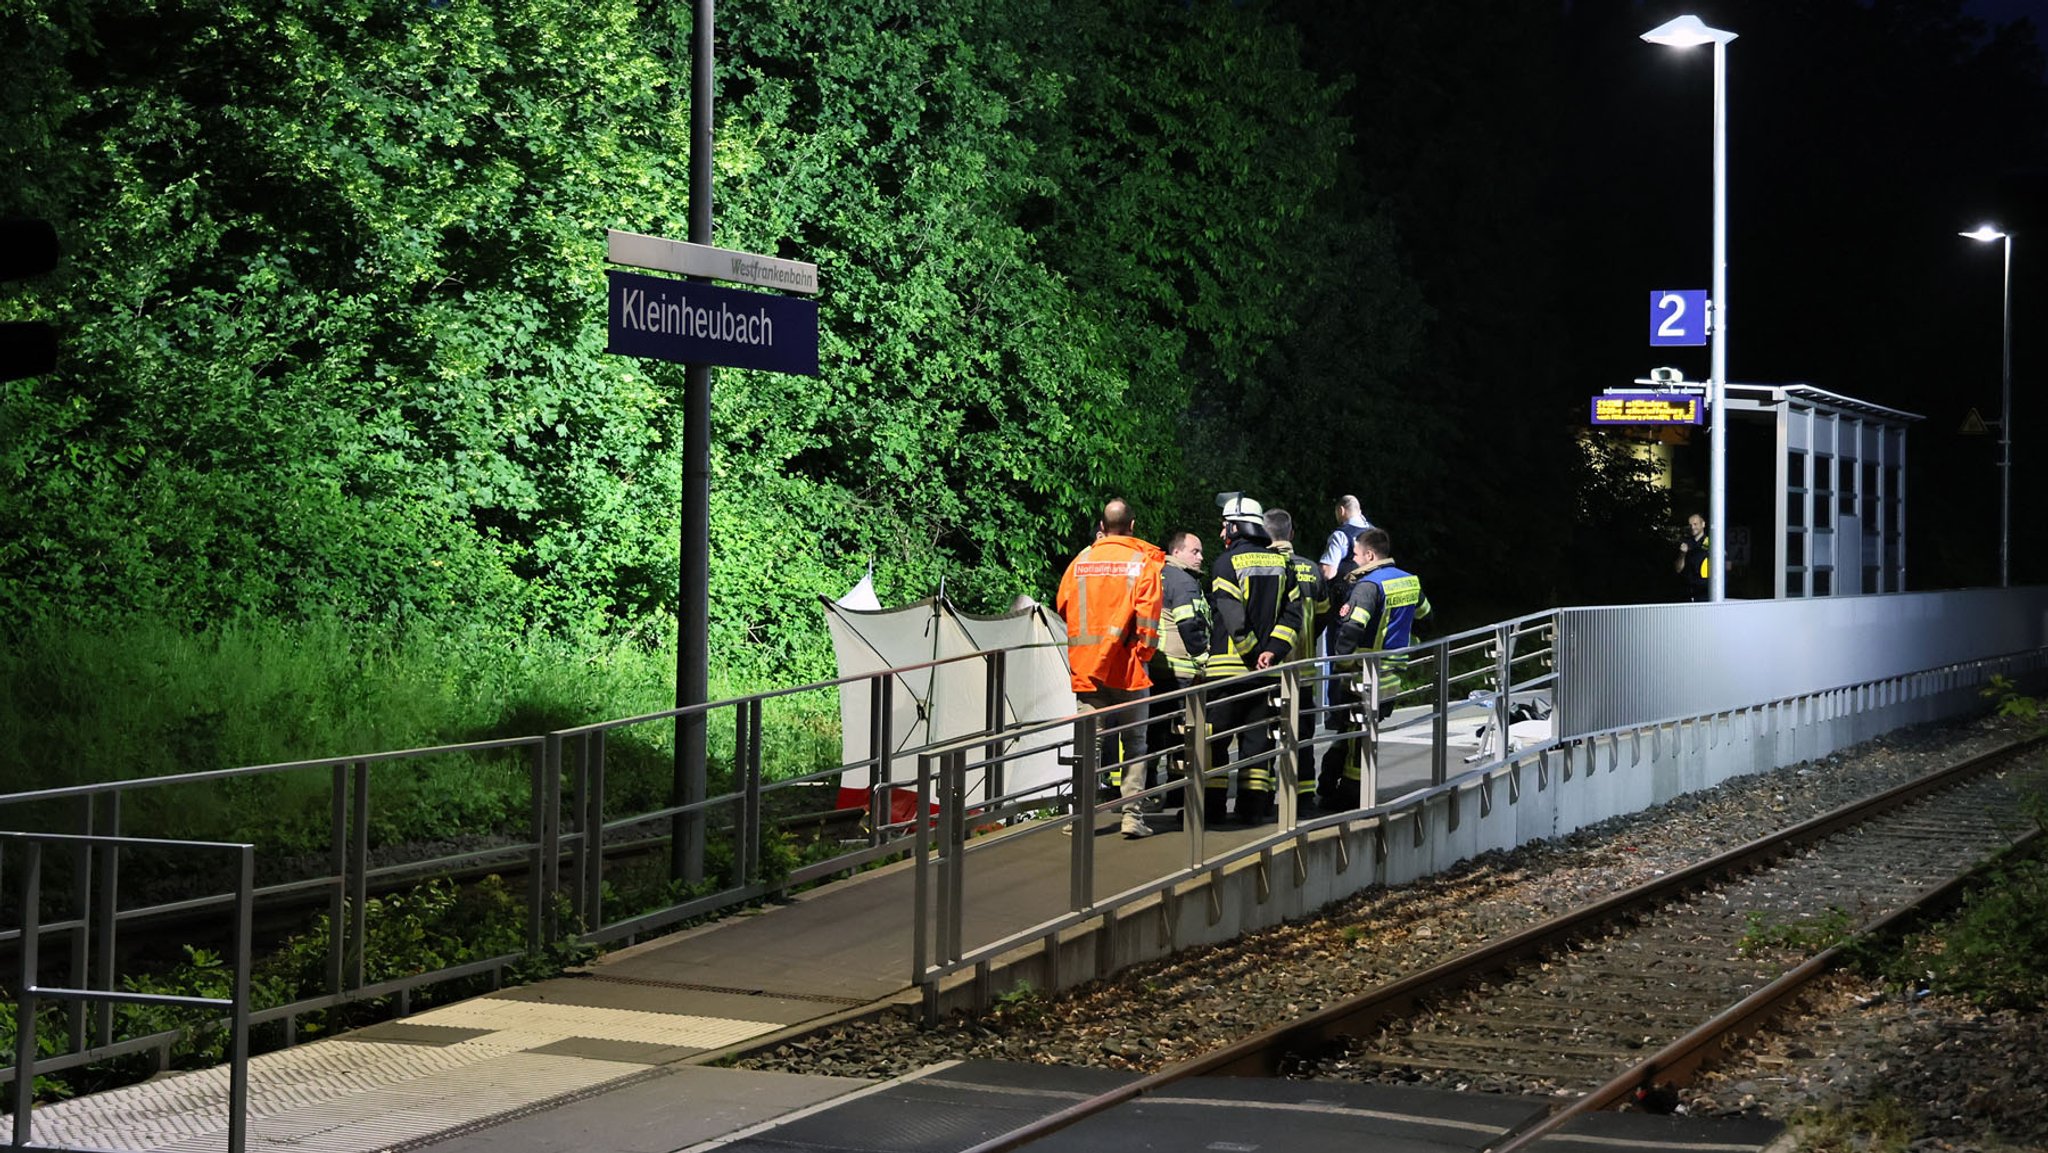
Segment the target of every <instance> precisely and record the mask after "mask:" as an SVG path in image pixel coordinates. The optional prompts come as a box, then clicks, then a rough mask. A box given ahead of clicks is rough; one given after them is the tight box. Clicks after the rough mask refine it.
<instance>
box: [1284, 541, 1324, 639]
mask: <svg viewBox="0 0 2048 1153" xmlns="http://www.w3.org/2000/svg"><path fill="white" fill-rule="evenodd" d="M1273 547H1274V549H1276V550H1278V551H1279V553H1280V555H1282V556H1284V557H1286V558H1287V567H1288V568H1290V569H1293V570H1294V587H1295V588H1296V589H1298V590H1300V592H1301V619H1302V621H1303V622H1304V627H1303V628H1302V630H1301V632H1300V634H1299V635H1297V636H1296V637H1295V638H1294V648H1293V650H1292V651H1291V652H1289V653H1287V654H1286V655H1285V656H1283V657H1281V659H1282V660H1289V661H1300V660H1307V659H1308V658H1309V657H1312V656H1314V655H1316V630H1315V627H1314V622H1316V621H1319V620H1322V619H1323V614H1324V613H1327V612H1329V611H1330V594H1329V592H1328V590H1327V587H1326V584H1325V582H1324V580H1323V566H1322V565H1321V564H1320V563H1319V562H1317V561H1316V560H1315V559H1314V558H1312V557H1305V556H1303V555H1301V554H1300V553H1298V552H1295V551H1294V545H1293V544H1292V543H1291V542H1287V541H1276V542H1275V543H1274V545H1273Z"/></svg>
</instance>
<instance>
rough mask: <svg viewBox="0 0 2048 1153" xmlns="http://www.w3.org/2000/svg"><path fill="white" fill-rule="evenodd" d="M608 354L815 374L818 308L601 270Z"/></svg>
mask: <svg viewBox="0 0 2048 1153" xmlns="http://www.w3.org/2000/svg"><path fill="white" fill-rule="evenodd" d="M605 276H606V278H607V279H609V280H610V282H611V283H610V289H609V296H610V298H611V310H610V311H611V323H610V326H609V329H608V338H609V339H608V341H607V343H606V344H605V351H606V352H610V353H616V354H619V355H622V356H641V357H648V358H650V359H654V360H669V361H674V362H676V363H678V364H711V365H724V366H727V367H730V368H758V369H761V370H763V371H766V372H787V373H794V374H798V375H802V376H816V375H818V305H817V303H816V302H815V301H810V300H798V299H794V298H791V297H787V296H771V295H769V294H767V293H765V292H744V291H741V290H739V289H734V288H718V287H715V286H713V285H709V284H702V283H698V282H695V281H688V280H671V279H669V278H667V277H661V276H644V275H642V274H640V273H637V272H619V271H615V270H609V269H608V270H606V272H605Z"/></svg>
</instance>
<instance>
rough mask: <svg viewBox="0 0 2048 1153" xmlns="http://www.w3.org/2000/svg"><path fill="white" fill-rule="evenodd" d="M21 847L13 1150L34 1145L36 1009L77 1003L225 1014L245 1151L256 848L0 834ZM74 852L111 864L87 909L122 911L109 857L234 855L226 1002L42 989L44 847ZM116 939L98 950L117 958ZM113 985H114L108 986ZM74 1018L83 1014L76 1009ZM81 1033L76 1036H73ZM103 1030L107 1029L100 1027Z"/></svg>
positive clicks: (236, 1135)
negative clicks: (125, 851)
mask: <svg viewBox="0 0 2048 1153" xmlns="http://www.w3.org/2000/svg"><path fill="white" fill-rule="evenodd" d="M7 845H18V846H20V847H21V852H22V857H23V861H22V877H21V887H20V890H19V900H20V903H21V904H20V916H21V928H20V929H19V930H18V940H19V942H20V945H19V948H18V949H17V951H16V962H17V963H16V966H15V990H14V1065H13V1067H12V1069H11V1070H10V1072H11V1073H12V1075H13V1081H14V1092H13V1101H12V1107H13V1111H14V1126H13V1129H12V1132H11V1136H10V1141H9V1144H10V1145H11V1146H12V1147H14V1148H23V1147H26V1146H30V1145H32V1144H34V1136H35V1129H34V1125H35V1118H34V1105H35V1087H36V1070H37V1069H38V1068H39V1067H40V1066H39V1063H38V1056H37V1045H36V1024H37V1022H36V1016H37V1011H38V1007H39V1002H41V1001H43V1000H45V999H49V1000H56V1001H68V1002H78V1003H80V1004H81V1005H85V1004H98V1005H107V1006H111V1005H114V1004H118V1003H129V1004H142V1005H183V1006H195V1007H200V1008H219V1009H226V1010H227V1022H228V1140H227V1147H228V1153H243V1150H244V1149H245V1148H246V1147H247V1142H248V1132H249V1011H250V1004H249V974H250V969H251V958H250V952H251V948H252V944H253V938H254V934H253V924H254V913H255V898H254V890H255V887H256V846H254V845H250V844H241V843H232V842H220V841H183V840H171V839H161V840H160V839H153V838H145V837H122V836H111V835H96V834H76V833H20V832H0V848H4V846H7ZM45 845H58V846H71V847H73V848H78V849H82V850H86V851H88V852H89V851H90V850H91V849H93V848H104V849H105V850H106V851H107V854H108V857H109V863H108V866H107V868H106V871H105V873H106V877H107V883H106V885H105V886H104V890H103V891H99V892H94V891H93V889H92V887H91V886H90V885H86V886H82V887H81V892H83V893H85V894H86V895H87V896H86V899H87V901H88V902H90V901H92V900H93V899H95V898H96V899H97V900H99V901H100V902H102V903H103V904H104V905H106V906H107V907H109V908H118V907H119V906H120V901H121V896H120V885H119V881H118V877H119V874H118V872H117V871H116V870H115V869H114V866H113V864H112V858H113V857H114V855H115V854H117V853H119V851H120V850H121V849H122V848H124V847H130V848H141V847H149V848H160V849H201V850H206V849H213V850H223V851H229V852H233V853H234V854H235V856H236V864H237V866H238V875H237V878H236V882H235V911H234V921H235V948H234V970H233V974H234V975H233V977H232V979H231V981H232V983H231V985H230V988H229V993H228V996H226V997H189V996H181V995H174V994H167V993H138V992H133V991H130V990H123V989H115V988H111V987H108V988H99V989H95V988H89V987H79V988H74V987H69V986H63V985H45V984H43V983H42V958H41V955H40V950H39V946H40V945H41V943H42V936H43V930H42V926H41V924H40V920H41V917H42V903H43V846H45ZM81 919H82V920H85V921H87V922H90V921H92V920H93V919H94V918H93V916H92V909H91V908H90V907H88V908H87V909H86V910H84V912H83V914H82V916H81ZM113 947H114V943H113V941H112V940H105V941H103V942H102V943H101V945H100V948H101V949H102V950H104V951H106V952H109V953H111V952H112V951H113ZM110 984H111V983H110ZM73 1012H74V1014H77V1013H78V1012H79V1010H76V1009H74V1010H73ZM76 1031H77V1030H74V1032H76ZM103 1031H104V1026H103Z"/></svg>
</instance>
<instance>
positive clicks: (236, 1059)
mask: <svg viewBox="0 0 2048 1153" xmlns="http://www.w3.org/2000/svg"><path fill="white" fill-rule="evenodd" d="M239 856H240V858H241V859H240V861H239V862H238V863H239V864H240V866H241V867H240V869H239V870H238V872H239V874H240V875H239V876H237V877H236V884H235V977H234V992H233V994H232V996H233V997H234V1002H233V1004H232V1005H231V1006H230V1007H229V1009H228V1012H229V1025H228V1153H242V1150H243V1149H245V1148H246V1147H247V1145H248V1140H249V971H250V968H251V966H252V965H253V957H252V955H253V953H254V952H255V945H256V936H255V925H256V847H255V846H254V845H243V846H242V849H241V853H240V854H239Z"/></svg>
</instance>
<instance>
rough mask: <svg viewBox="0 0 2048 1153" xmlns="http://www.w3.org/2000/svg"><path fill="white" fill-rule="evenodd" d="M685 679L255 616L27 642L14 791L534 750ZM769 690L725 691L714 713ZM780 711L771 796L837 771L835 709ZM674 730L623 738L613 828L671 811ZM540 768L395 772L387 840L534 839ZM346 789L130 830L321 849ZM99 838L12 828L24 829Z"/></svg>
mask: <svg viewBox="0 0 2048 1153" xmlns="http://www.w3.org/2000/svg"><path fill="white" fill-rule="evenodd" d="M674 678H675V657H674V651H673V648H672V647H662V646H660V645H649V644H644V643H639V642H637V641H632V640H629V641H627V642H624V643H621V642H620V641H618V640H617V639H616V638H612V637H585V638H566V639H565V638H561V637H554V636H532V637H525V638H511V639H508V638H507V637H505V636H504V635H503V634H502V633H501V632H497V631H492V630H487V629H481V628H480V629H476V630H472V631H462V630H446V629H441V630H436V629H429V628H424V627H418V628H412V629H408V630H405V631H401V632H397V633H380V632H377V631H374V630H370V629H366V628H363V627H357V626H349V625H346V624H343V623H341V622H338V621H332V620H328V621H317V620H316V621H307V622H281V621H273V620H263V619H243V620H238V621H234V622H230V623H227V624H223V625H220V626H218V627H214V628H209V629H207V630H205V631H204V632H199V633H193V632H189V631H185V630H181V629H177V628H173V627H169V626H166V625H164V624H162V623H159V622H154V621H149V620H138V621H132V622H128V623H126V624H125V625H123V626H121V627H119V628H108V629H92V628H86V627H80V626H76V625H72V624H68V623H64V622H52V621H43V622H36V623H29V624H25V625H23V626H21V627H20V628H18V629H17V630H16V632H15V633H14V634H13V635H12V636H10V637H9V643H8V644H7V645H6V646H5V647H4V648H0V790H5V791H6V792H24V791H29V790H34V789H48V788H59V787H64V786H72V785H82V784H94V783H100V782H106V781H117V780H130V779H135V778H142V777H160V776H168V775H173V774H180V773H192V772H200V771H205V770H213V769H225V768H230V767H236V766H243V765H260V764H274V763H282V762H291V761H297V760H307V759H314V758H323V757H337V756H346V755H352V754H370V753H375V752H383V751H388V750H395V749H406V748H422V747H429V746H435V745H443V744H458V743H464V742H471V741H482V740H493V739H503V738H514V737H522V736H536V735H539V734H542V733H545V732H548V731H550V730H554V729H560V728H566V727H570V726H575V725H581V724H587V723H591V722H594V721H600V720H606V719H612V718H618V717H626V716H635V715H640V714H644V713H651V712H658V711H661V710H663V709H666V708H669V707H671V706H672V705H673V704H674V699H675V698H674V692H675V689H674V685H675V679H674ZM761 687H762V686H758V685H736V684H732V683H724V684H720V683H716V681H714V684H713V686H712V695H713V697H714V698H718V697H722V696H727V695H731V694H734V693H743V692H752V691H760V689H761ZM764 713H765V714H766V715H765V716H764V718H763V720H764V723H763V743H764V748H763V751H762V766H763V771H764V774H765V775H766V776H767V778H768V779H770V780H776V779H783V778H786V777H790V776H796V775H800V774H802V773H806V772H812V771H816V770H818V769H822V768H829V767H831V766H833V765H836V764H838V763H839V713H838V703H837V698H836V695H834V694H830V693H816V694H798V695H795V696H793V697H789V698H778V699H776V700H774V701H771V702H769V703H768V705H767V706H766V707H765V709H764ZM674 728H675V726H674V724H673V722H670V721H665V720H664V721H659V722H649V723H645V724H641V725H636V726H631V727H628V728H626V729H622V730H617V731H615V732H613V733H612V734H610V735H609V736H608V738H607V743H606V764H607V805H606V809H607V813H608V814H611V815H617V814H622V813H630V812H633V811H644V810H645V809H647V808H658V807H660V806H661V805H665V804H667V803H668V796H669V790H670V787H671V783H672V780H673V767H674V747H675V744H674V740H675V738H674ZM732 729H733V720H732V714H731V712H730V710H721V711H720V712H718V713H715V714H713V716H712V717H711V719H710V722H709V724H708V730H709V736H708V741H709V760H710V763H711V766H712V777H713V781H712V788H713V790H714V791H716V790H718V789H720V788H722V787H723V783H724V782H725V781H728V780H730V765H731V761H732V745H733V736H732ZM529 765H530V754H529V753H526V752H525V751H514V752H510V753H494V754H442V755H437V756H435V757H431V758H424V759H419V760H411V761H405V762H397V763H393V764H388V765H386V764H379V765H377V766H375V767H373V768H372V770H371V772H372V782H373V785H372V787H373V798H374V803H373V805H372V829H371V836H372V841H373V843H376V844H392V843H398V842H405V841H419V840H433V839H443V838H447V837H451V836H457V835H470V834H476V833H489V832H491V831H493V830H496V829H501V828H504V827H508V826H509V827H523V825H524V822H525V821H526V819H527V817H526V813H527V807H528V804H529V800H528V792H529V790H530V785H529V777H530V767H529ZM333 788H334V783H333V774H332V771H331V770H330V769H327V768H320V769H315V770H300V771H290V772H279V773H274V774H266V775H264V776H263V777H260V778H244V779H237V780H232V781H225V782H218V783H215V784H210V785H207V786H204V787H203V788H202V787H199V786H190V787H177V788H169V789H164V790H154V791H152V793H150V794H136V795H133V799H132V801H131V803H128V804H127V805H126V806H125V807H124V810H123V814H122V828H123V831H124V832H128V833H132V834H136V835H145V836H147V835H167V836H180V837H194V838H217V839H238V840H239V839H255V840H257V842H258V843H259V845H260V846H261V847H262V848H263V850H264V851H265V852H267V853H286V854H289V853H298V852H312V851H317V849H319V848H320V847H322V846H324V845H325V844H326V840H327V823H328V820H329V813H330V810H331V804H332V793H333ZM81 819H82V818H80V817H79V816H77V815H75V814H71V813H64V812H55V813H43V814H25V813H22V812H20V811H19V810H16V811H14V812H11V813H6V814H5V823H6V824H7V825H9V826H10V827H43V828H76V827H78V822H79V820H81Z"/></svg>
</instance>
